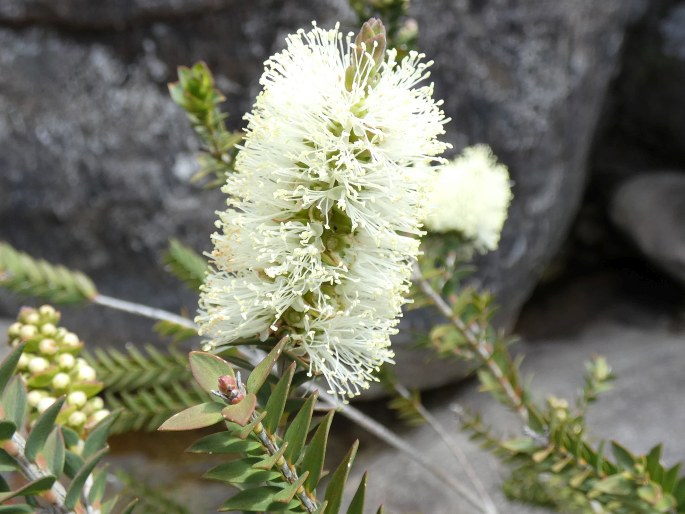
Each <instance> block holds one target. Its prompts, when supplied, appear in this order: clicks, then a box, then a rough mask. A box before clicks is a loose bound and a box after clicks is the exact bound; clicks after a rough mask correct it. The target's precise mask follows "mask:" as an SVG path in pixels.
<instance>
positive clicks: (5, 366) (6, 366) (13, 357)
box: [0, 344, 24, 391]
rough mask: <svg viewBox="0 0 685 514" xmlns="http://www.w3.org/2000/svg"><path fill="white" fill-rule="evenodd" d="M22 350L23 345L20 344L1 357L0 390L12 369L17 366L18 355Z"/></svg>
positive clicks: (12, 372) (2, 388) (7, 380)
mask: <svg viewBox="0 0 685 514" xmlns="http://www.w3.org/2000/svg"><path fill="white" fill-rule="evenodd" d="M23 352H24V345H23V344H20V345H19V346H17V347H16V348H15V349H14V350H12V352H11V353H10V354H9V355H8V356H7V357H5V358H4V359H3V361H2V363H0V391H4V389H5V386H6V385H7V382H9V380H10V378H12V375H14V370H15V369H16V368H17V363H18V362H19V357H21V354H22V353H23Z"/></svg>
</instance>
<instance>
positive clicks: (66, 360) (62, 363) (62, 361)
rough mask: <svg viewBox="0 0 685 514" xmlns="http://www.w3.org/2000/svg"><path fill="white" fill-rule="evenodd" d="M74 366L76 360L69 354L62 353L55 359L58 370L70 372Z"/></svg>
mask: <svg viewBox="0 0 685 514" xmlns="http://www.w3.org/2000/svg"><path fill="white" fill-rule="evenodd" d="M75 364H76V358H75V357H74V356H73V355H72V354H70V353H63V354H61V355H60V356H58V357H57V365H58V366H59V369H63V370H70V369H71V368H73V367H74V365H75Z"/></svg>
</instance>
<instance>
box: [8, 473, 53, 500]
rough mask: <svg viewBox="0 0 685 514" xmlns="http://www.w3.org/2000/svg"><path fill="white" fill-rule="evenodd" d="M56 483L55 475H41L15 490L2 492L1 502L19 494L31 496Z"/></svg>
mask: <svg viewBox="0 0 685 514" xmlns="http://www.w3.org/2000/svg"><path fill="white" fill-rule="evenodd" d="M54 483H55V477H53V476H48V477H41V478H39V479H38V480H34V481H32V482H29V483H28V484H26V485H23V486H21V487H20V488H19V489H15V490H14V491H10V492H8V493H0V503H4V502H6V501H8V500H10V499H12V498H15V497H17V496H31V495H34V494H38V493H42V492H43V491H47V490H49V489H50V488H51V487H52V484H54Z"/></svg>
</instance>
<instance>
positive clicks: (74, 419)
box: [67, 410, 88, 427]
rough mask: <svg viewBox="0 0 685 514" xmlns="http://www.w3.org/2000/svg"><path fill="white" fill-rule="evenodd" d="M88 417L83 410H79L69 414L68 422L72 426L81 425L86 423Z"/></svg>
mask: <svg viewBox="0 0 685 514" xmlns="http://www.w3.org/2000/svg"><path fill="white" fill-rule="evenodd" d="M87 419H88V418H87V417H86V415H85V414H84V413H83V412H81V411H78V410H77V411H76V412H73V413H72V414H71V415H70V416H69V419H68V420H67V423H68V424H69V425H71V426H72V427H80V426H81V425H83V424H85V422H86V420H87Z"/></svg>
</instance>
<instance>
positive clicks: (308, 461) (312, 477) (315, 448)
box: [300, 411, 333, 492]
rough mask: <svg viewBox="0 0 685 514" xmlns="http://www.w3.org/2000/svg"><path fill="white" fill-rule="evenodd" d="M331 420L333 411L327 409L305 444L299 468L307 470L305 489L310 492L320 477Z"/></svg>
mask: <svg viewBox="0 0 685 514" xmlns="http://www.w3.org/2000/svg"><path fill="white" fill-rule="evenodd" d="M332 421H333V411H329V412H328V414H326V417H325V418H324V419H323V421H322V422H321V423H319V426H318V428H317V429H316V433H315V434H314V437H312V440H311V442H310V443H309V445H308V446H307V449H306V451H305V453H304V457H303V458H302V463H301V464H300V469H301V470H302V471H309V477H308V478H307V481H306V482H305V483H304V487H305V489H307V491H309V492H312V491H314V489H315V488H316V486H317V484H318V483H319V478H321V472H322V471H323V463H324V459H325V458H326V445H327V444H328V432H329V430H330V428H331V422H332Z"/></svg>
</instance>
